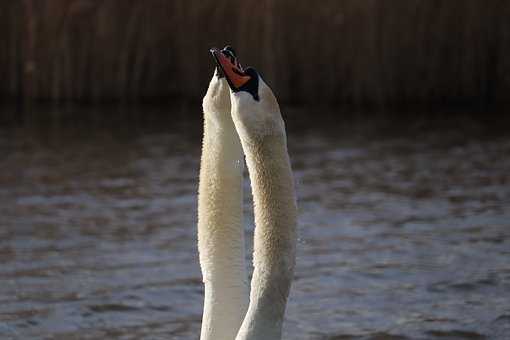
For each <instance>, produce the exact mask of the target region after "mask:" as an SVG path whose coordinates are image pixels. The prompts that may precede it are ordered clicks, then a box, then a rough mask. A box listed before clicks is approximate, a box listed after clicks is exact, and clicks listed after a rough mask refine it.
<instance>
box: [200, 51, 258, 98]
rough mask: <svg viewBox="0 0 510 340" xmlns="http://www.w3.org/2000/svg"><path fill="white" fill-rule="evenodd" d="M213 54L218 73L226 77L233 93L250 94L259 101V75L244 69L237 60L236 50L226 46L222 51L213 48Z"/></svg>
mask: <svg viewBox="0 0 510 340" xmlns="http://www.w3.org/2000/svg"><path fill="white" fill-rule="evenodd" d="M210 51H211V53H212V55H213V57H214V59H215V60H216V65H217V69H218V72H219V74H220V76H221V77H225V79H226V80H227V82H228V85H229V87H230V89H231V90H232V92H234V93H236V92H242V91H244V92H248V93H250V94H251V95H252V97H253V99H254V100H257V101H258V100H259V93H258V88H259V84H258V81H259V75H258V73H257V71H255V70H254V69H253V68H251V67H248V68H246V69H244V68H243V67H242V66H241V64H240V63H239V60H238V59H237V56H236V53H235V51H234V49H233V48H232V47H230V46H226V47H225V48H223V49H222V50H219V49H217V48H212V49H211V50H210Z"/></svg>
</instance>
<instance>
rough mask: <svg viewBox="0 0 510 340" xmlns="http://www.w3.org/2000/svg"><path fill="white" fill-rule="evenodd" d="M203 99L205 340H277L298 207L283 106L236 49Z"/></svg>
mask: <svg viewBox="0 0 510 340" xmlns="http://www.w3.org/2000/svg"><path fill="white" fill-rule="evenodd" d="M211 52H212V54H213V56H214V57H215V59H216V62H217V65H218V66H217V68H216V71H215V74H214V75H213V78H212V79H211V81H210V84H209V87H208V90H207V93H206V95H205V97H204V99H203V111H204V136H203V145H202V156H201V164H200V179H199V193H198V196H199V198H198V249H199V258H200V266H201V270H202V275H203V281H204V288H205V290H204V295H205V296H204V310H203V318H202V328H201V337H200V339H201V340H234V339H235V340H278V339H281V332H282V324H283V319H284V314H285V308H286V304H287V298H288V295H289V290H290V286H291V281H292V277H293V272H294V265H295V250H296V221H297V205H296V195H295V190H294V181H293V177H292V171H291V166H290V160H289V155H288V152H287V141H286V139H287V137H286V132H285V124H284V122H283V119H282V116H281V113H280V108H279V105H278V102H277V100H276V98H275V96H274V94H273V92H272V91H271V89H270V88H269V86H268V85H267V84H266V83H265V82H264V80H263V79H262V77H261V76H260V75H259V74H258V72H257V71H256V70H254V69H253V68H246V69H243V68H242V67H241V65H240V64H239V62H238V61H237V58H236V56H235V53H234V51H233V50H232V49H231V48H230V47H226V48H225V49H223V50H218V49H212V50H211ZM244 157H245V158H246V164H247V167H248V172H249V177H250V182H251V188H252V193H253V201H254V214H255V232H254V233H255V234H254V253H253V266H254V270H253V275H252V279H251V285H250V288H248V280H247V274H246V268H245V249H244V238H243V226H242V219H243V216H242V197H243V192H242V180H243V167H244Z"/></svg>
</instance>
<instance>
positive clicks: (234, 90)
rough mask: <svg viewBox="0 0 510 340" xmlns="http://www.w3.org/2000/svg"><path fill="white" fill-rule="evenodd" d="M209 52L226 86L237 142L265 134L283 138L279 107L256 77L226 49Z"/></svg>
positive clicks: (272, 95)
mask: <svg viewBox="0 0 510 340" xmlns="http://www.w3.org/2000/svg"><path fill="white" fill-rule="evenodd" d="M211 53H212V55H213V57H214V58H215V60H216V64H217V66H218V70H219V71H220V73H221V75H222V76H223V77H225V79H226V81H227V83H228V86H229V87H230V90H231V93H230V101H231V105H232V119H233V121H234V124H235V125H236V128H237V132H238V133H239V136H240V137H241V139H244V140H247V139H248V140H250V141H255V140H260V139H263V138H264V137H266V136H268V135H284V134H285V124H284V122H283V119H282V116H281V113H280V107H279V105H278V102H277V100H276V97H275V96H274V94H273V91H272V90H271V88H270V87H269V86H268V85H267V84H266V83H265V81H264V80H263V79H262V77H261V76H260V74H259V73H258V72H257V71H256V70H255V69H254V68H252V67H247V68H243V67H242V66H241V64H240V63H239V61H238V59H237V56H236V54H235V52H234V50H233V49H232V48H231V47H230V46H227V47H225V48H224V49H222V50H219V49H217V48H213V49H211Z"/></svg>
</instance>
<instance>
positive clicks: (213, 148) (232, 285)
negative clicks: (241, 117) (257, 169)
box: [198, 110, 248, 340]
mask: <svg viewBox="0 0 510 340" xmlns="http://www.w3.org/2000/svg"><path fill="white" fill-rule="evenodd" d="M229 111H230V110H228V112H226V113H225V115H229V114H230V112H229ZM213 114H214V113H212V112H205V120H204V138H203V146H202V158H201V164H200V183H199V199H198V248H199V254H200V265H201V269H202V273H203V278H204V284H205V298H204V312H203V320H202V330H201V336H200V339H201V340H219V339H221V340H233V339H234V338H235V336H236V334H237V332H238V330H239V327H240V325H241V322H242V319H243V316H244V314H245V313H246V310H247V306H248V287H247V283H246V282H247V278H246V269H245V260H244V259H245V251H244V232H243V228H242V223H243V210H242V199H243V193H242V182H243V167H244V165H243V164H244V160H243V152H242V148H241V144H240V141H239V137H238V136H237V133H236V131H235V128H234V125H233V123H232V122H231V121H230V125H229V124H228V121H226V123H225V122H223V123H221V124H218V120H217V119H214V117H217V116H218V114H216V115H215V116H214V115H213ZM210 116H213V118H211V117H210ZM227 117H228V116H227Z"/></svg>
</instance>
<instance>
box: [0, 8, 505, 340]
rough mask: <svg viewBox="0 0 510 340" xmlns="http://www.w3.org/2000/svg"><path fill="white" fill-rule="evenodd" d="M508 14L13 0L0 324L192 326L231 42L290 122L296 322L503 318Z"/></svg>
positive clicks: (6, 21)
mask: <svg viewBox="0 0 510 340" xmlns="http://www.w3.org/2000/svg"><path fill="white" fill-rule="evenodd" d="M509 18H510V1H507V0H491V1H489V2H487V1H482V0H462V1H461V0H448V1H445V0H442V1H441V0H392V1H383V0H335V1H332V0H322V1H315V2H310V1H283V0H282V1H275V0H273V1H271V0H259V1H253V0H247V1H242V2H241V1H235V2H234V1H230V0H216V1H210V0H203V1H181V0H175V1H162V0H146V1H135V0H109V1H99V0H51V1H38V0H13V1H4V2H1V3H0V28H1V29H0V37H1V38H0V79H1V80H2V81H0V170H1V171H0V264H1V266H0V282H1V283H2V284H1V285H0V338H2V339H197V338H198V334H199V330H200V322H201V313H202V299H203V288H202V282H201V275H200V270H199V266H198V255H197V250H196V191H197V186H198V180H197V177H198V169H199V157H200V152H201V150H200V148H201V134H202V111H201V110H202V109H201V100H202V97H203V95H204V94H205V91H206V89H207V84H208V82H209V80H210V77H211V76H212V73H213V67H214V66H213V60H212V58H211V56H210V54H209V52H208V50H209V48H210V47H213V46H216V47H223V46H224V45H226V44H230V45H232V46H233V47H234V48H235V49H236V51H237V54H238V56H239V57H240V60H241V62H242V63H243V65H245V66H253V67H255V68H256V69H257V70H258V71H259V72H260V73H261V74H262V76H263V77H264V79H265V80H266V82H267V83H269V84H270V86H271V87H272V88H273V90H274V92H275V94H276V96H277V98H278V99H279V101H280V104H281V106H282V112H283V115H284V118H285V120H286V124H287V133H288V138H289V143H288V144H289V152H290V155H291V160H292V164H293V169H294V175H295V180H296V185H297V190H298V197H299V208H300V219H299V230H300V239H299V246H298V262H297V263H298V265H297V269H296V277H295V280H294V284H293V288H292V293H291V296H290V301H289V305H288V310H287V315H286V322H285V326H284V339H297V340H300V339H302V340H307V339H321V340H325V339H371V340H381V339H508V338H510V296H509V295H508V291H510V222H509V221H510V158H509V157H508V155H509V154H510V134H509V132H508V131H509V130H508V129H509V127H510V119H509V117H508V116H509V115H508V114H507V112H508V108H509V105H508V104H509V98H510V97H509V95H508V94H509V93H510V58H508V55H509V54H510V20H509ZM245 192H246V198H245V202H244V203H245V215H246V217H245V220H246V221H245V222H246V225H247V228H246V236H247V249H248V254H247V257H248V259H250V258H251V254H250V249H251V248H252V247H251V242H252V239H251V235H252V232H253V214H252V209H251V196H250V194H249V193H250V184H249V181H248V180H247V179H246V181H245Z"/></svg>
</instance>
